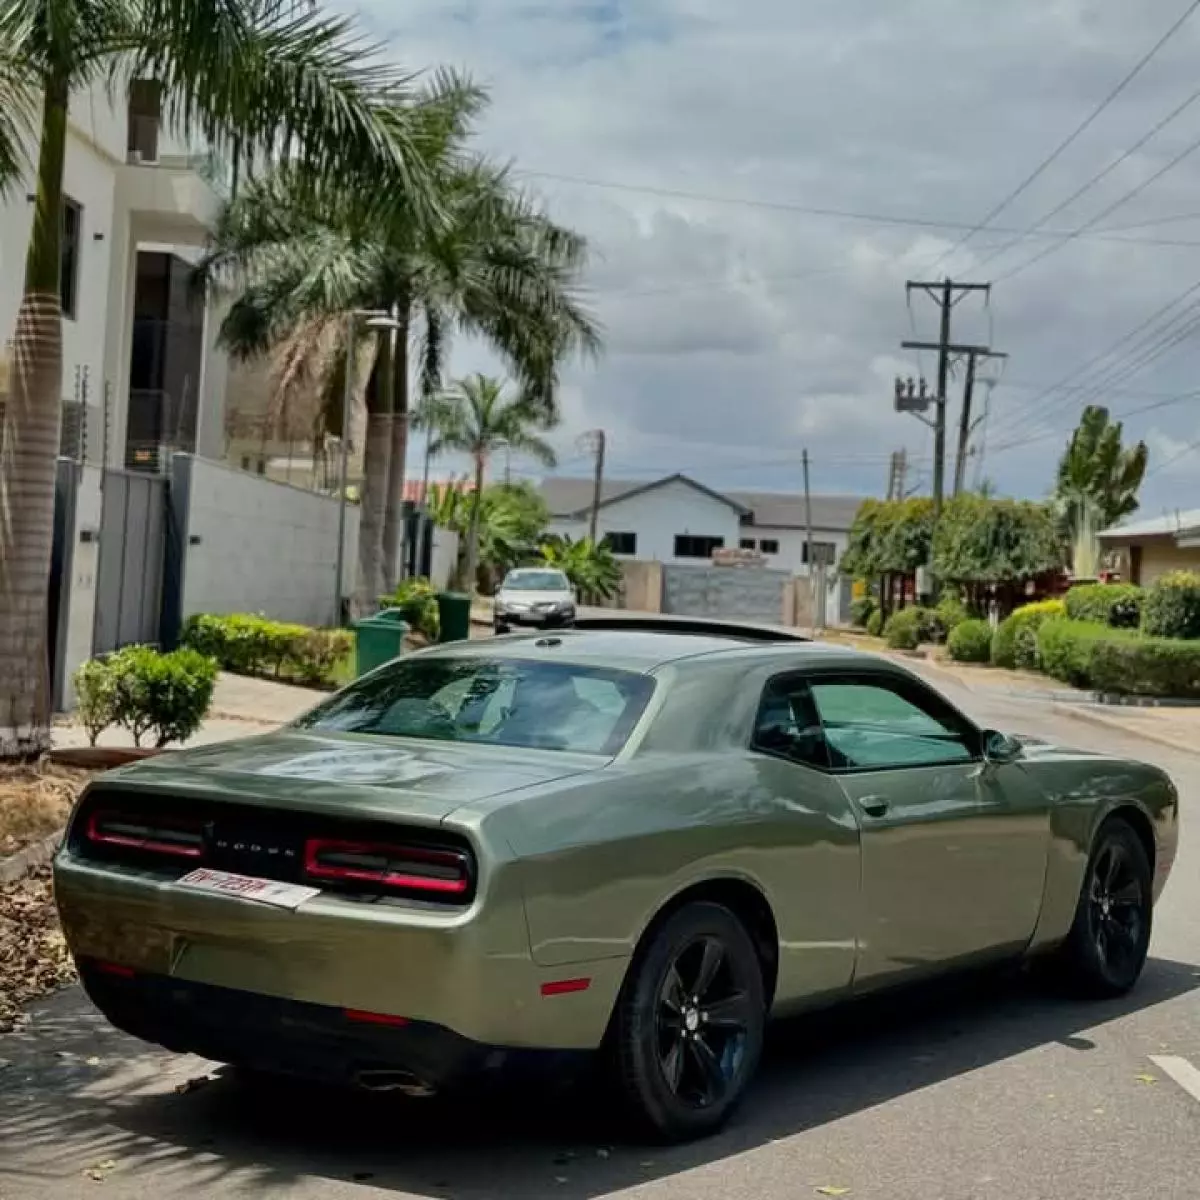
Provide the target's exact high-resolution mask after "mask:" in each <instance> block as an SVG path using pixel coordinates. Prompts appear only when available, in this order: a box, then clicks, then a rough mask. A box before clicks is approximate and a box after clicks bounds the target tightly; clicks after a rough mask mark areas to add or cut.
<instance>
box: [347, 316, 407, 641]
mask: <svg viewBox="0 0 1200 1200" xmlns="http://www.w3.org/2000/svg"><path fill="white" fill-rule="evenodd" d="M360 320H361V321H363V322H364V323H365V324H366V327H367V328H368V329H389V330H396V329H402V328H403V326H402V325H401V323H400V322H399V321H397V320H396V319H395V317H393V316H392V315H391V314H390V313H388V312H386V311H384V310H382V309H356V310H355V311H353V312H350V313H347V314H346V379H345V385H344V387H343V388H342V444H341V448H340V450H341V452H340V454H339V456H338V458H339V463H338V536H337V574H336V576H335V577H334V584H333V625H334V626H335V627H336V626H338V625H340V624H341V623H342V575H343V574H344V572H345V569H346V475H347V472H348V470H349V457H350V409H351V406H352V405H353V403H354V374H355V365H354V359H355V354H354V341H355V337H354V335H355V331H356V329H357V326H358V322H359V321H360Z"/></svg>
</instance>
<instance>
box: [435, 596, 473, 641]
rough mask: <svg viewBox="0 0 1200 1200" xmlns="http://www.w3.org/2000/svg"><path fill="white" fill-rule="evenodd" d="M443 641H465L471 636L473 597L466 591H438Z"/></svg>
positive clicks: (439, 619)
mask: <svg viewBox="0 0 1200 1200" xmlns="http://www.w3.org/2000/svg"><path fill="white" fill-rule="evenodd" d="M437 605H438V622H439V624H440V626H441V631H442V632H441V636H440V637H439V638H438V641H441V642H465V641H466V640H467V639H468V638H469V637H470V636H471V597H470V596H468V595H467V594H466V593H465V592H438V597H437Z"/></svg>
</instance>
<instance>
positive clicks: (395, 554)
mask: <svg viewBox="0 0 1200 1200" xmlns="http://www.w3.org/2000/svg"><path fill="white" fill-rule="evenodd" d="M399 319H400V323H401V328H400V329H397V330H396V332H395V352H394V357H393V363H392V375H393V383H392V400H393V406H392V411H391V435H390V437H391V457H390V459H389V461H388V480H387V510H386V512H385V513H384V518H383V586H384V590H385V591H387V592H393V591H395V590H396V584H397V583H398V582H399V580H400V572H399V570H398V565H397V564H398V562H399V557H400V545H401V542H402V541H403V538H404V519H403V518H404V468H405V466H406V460H407V458H408V314H407V312H406V311H404V310H403V309H402V310H401V314H400V318H399ZM386 340H387V341H389V342H390V341H391V340H392V338H391V336H390V335H389V337H388V338H387V339H386Z"/></svg>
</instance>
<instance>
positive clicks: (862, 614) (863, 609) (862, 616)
mask: <svg viewBox="0 0 1200 1200" xmlns="http://www.w3.org/2000/svg"><path fill="white" fill-rule="evenodd" d="M878 608H879V605H878V604H877V603H876V601H875V597H874V596H860V597H859V598H858V599H857V600H851V601H850V624H851V625H853V626H854V627H855V628H856V629H865V628H866V627H867V624H868V622H869V621H870V620H871V614H872V613H874V612H876V611H877V610H878Z"/></svg>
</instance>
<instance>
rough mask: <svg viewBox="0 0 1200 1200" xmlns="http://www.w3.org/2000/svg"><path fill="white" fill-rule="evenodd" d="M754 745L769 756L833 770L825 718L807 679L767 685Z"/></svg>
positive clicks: (771, 682) (773, 680)
mask: <svg viewBox="0 0 1200 1200" xmlns="http://www.w3.org/2000/svg"><path fill="white" fill-rule="evenodd" d="M753 746H754V749H755V750H762V751H763V752H765V753H767V754H776V755H778V756H779V757H781V758H788V759H791V760H792V761H793V762H797V763H803V764H804V765H805V766H809V767H816V768H818V769H819V770H822V771H827V770H829V753H828V750H827V748H826V745H825V735H824V732H823V731H822V729H821V719H820V717H819V716H818V715H817V709H816V706H815V705H814V704H813V699H812V693H811V691H810V689H809V685H808V684H807V683H806V682H805V681H804V680H803V679H798V678H796V677H794V676H792V677H787V676H785V677H783V678H779V679H772V680H771V681H770V682H769V683H768V684H767V686H766V688H765V689H764V690H763V697H762V700H760V701H759V705H758V715H757V717H756V718H755V720H754V740H753Z"/></svg>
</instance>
